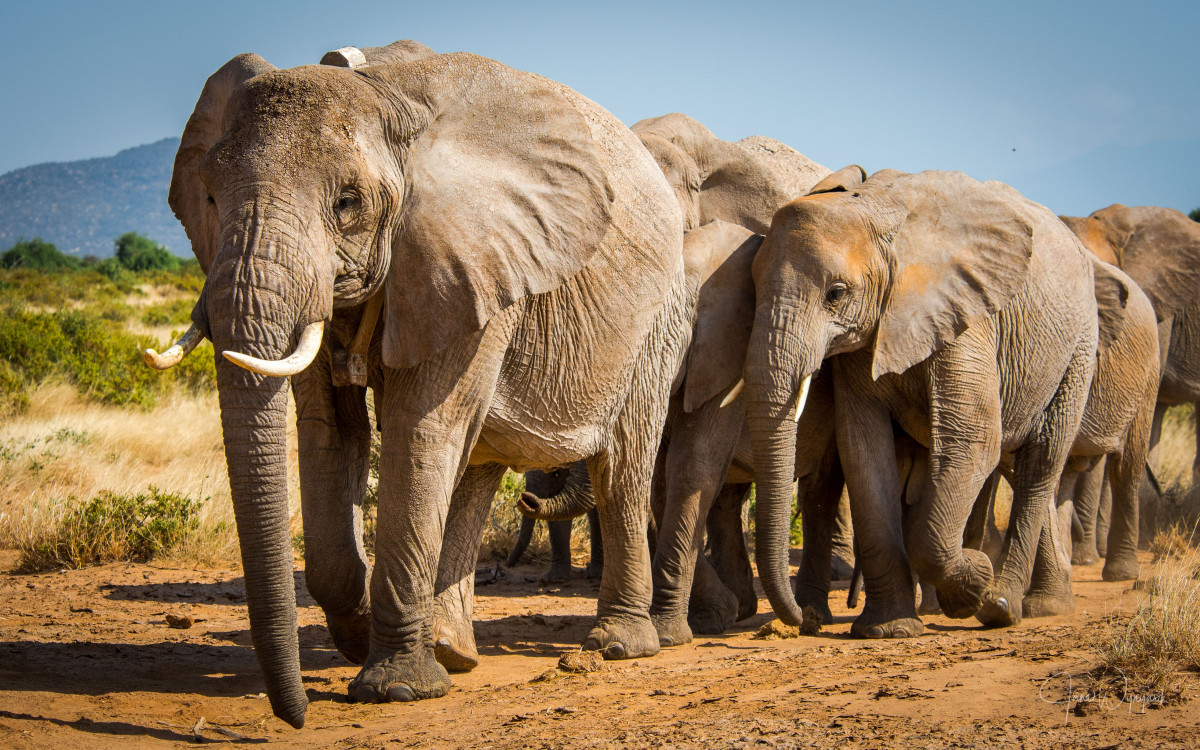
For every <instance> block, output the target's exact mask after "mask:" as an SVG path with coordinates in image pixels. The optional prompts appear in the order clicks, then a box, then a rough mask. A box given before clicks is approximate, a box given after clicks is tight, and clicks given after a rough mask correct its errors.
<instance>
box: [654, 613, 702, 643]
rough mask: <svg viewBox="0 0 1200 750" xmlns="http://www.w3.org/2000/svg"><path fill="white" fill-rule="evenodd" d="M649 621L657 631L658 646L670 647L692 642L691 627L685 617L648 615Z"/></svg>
mask: <svg viewBox="0 0 1200 750" xmlns="http://www.w3.org/2000/svg"><path fill="white" fill-rule="evenodd" d="M650 621H651V622H652V623H654V630H655V631H656V632H657V633H658V645H659V646H662V647H663V648H671V647H672V646H682V645H683V644H685V643H691V642H692V629H691V627H690V626H689V625H688V619H687V618H685V617H671V616H668V615H663V616H661V617H660V616H656V615H650Z"/></svg>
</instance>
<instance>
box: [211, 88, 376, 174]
mask: <svg viewBox="0 0 1200 750" xmlns="http://www.w3.org/2000/svg"><path fill="white" fill-rule="evenodd" d="M307 71H311V72H309V74H307V75H305V74H304V73H305V72H307ZM343 72H344V71H343ZM346 76H350V78H346ZM346 76H330V75H329V74H328V73H326V72H325V71H321V70H312V69H310V68H301V69H299V70H286V71H277V72H272V73H268V74H266V75H262V76H258V77H257V78H254V79H252V80H251V81H250V82H249V83H248V84H247V85H246V87H245V88H244V89H243V90H242V92H241V94H240V96H239V99H238V102H237V106H236V107H235V110H234V112H235V114H234V117H233V124H232V127H231V128H230V130H229V131H228V133H227V135H226V137H225V138H224V139H223V140H222V142H221V144H220V146H219V148H218V149H217V151H216V154H215V164H214V166H221V167H228V168H233V169H236V170H238V171H239V173H241V174H243V175H247V172H253V171H255V169H256V168H261V169H266V170H271V173H270V174H268V175H264V176H265V177H268V178H273V179H279V178H281V177H282V176H284V175H285V174H286V171H290V172H292V173H294V174H299V173H303V172H304V171H307V170H312V169H317V170H321V169H328V167H329V166H330V165H333V164H339V165H341V164H345V163H347V162H353V161H355V160H357V157H358V156H359V155H360V154H361V152H362V150H363V149H362V141H363V139H364V137H365V135H366V133H367V132H368V131H371V130H374V129H377V127H378V126H377V125H374V124H375V123H378V122H379V121H380V112H379V108H378V106H377V105H376V103H375V102H374V101H373V98H374V97H373V96H372V94H371V90H370V89H369V88H367V87H365V86H363V85H362V84H361V83H358V82H357V81H356V80H355V79H354V78H353V74H352V73H348V72H346ZM279 170H286V171H285V172H280V171H279ZM247 176H248V175H247Z"/></svg>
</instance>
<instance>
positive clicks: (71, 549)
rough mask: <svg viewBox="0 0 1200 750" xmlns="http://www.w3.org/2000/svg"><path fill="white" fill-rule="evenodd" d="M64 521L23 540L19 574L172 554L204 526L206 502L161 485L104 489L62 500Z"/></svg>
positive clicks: (59, 521) (20, 548)
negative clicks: (201, 512) (87, 497)
mask: <svg viewBox="0 0 1200 750" xmlns="http://www.w3.org/2000/svg"><path fill="white" fill-rule="evenodd" d="M62 506H63V507H62V508H61V515H60V516H59V518H58V522H57V523H55V524H53V525H52V526H51V527H50V528H48V529H43V530H41V531H40V532H36V533H34V534H33V535H31V536H30V537H28V538H27V539H25V540H23V541H22V543H21V544H20V546H19V548H18V549H19V551H20V553H21V556H20V559H19V560H18V562H17V572H19V573H37V572H41V571H46V570H57V569H61V568H82V567H85V566H87V565H97V564H101V563H107V562H114V561H118V560H129V561H133V562H146V561H147V560H151V559H154V558H156V557H160V556H162V555H165V554H169V553H170V552H172V551H174V550H175V549H176V548H178V547H179V546H180V545H181V544H182V543H183V542H184V541H185V540H186V539H187V538H188V537H189V536H191V535H192V534H194V533H195V532H196V530H197V529H198V528H199V510H200V506H201V502H198V501H196V500H193V499H192V498H190V497H187V496H185V495H178V494H173V493H166V492H162V491H160V490H159V489H158V488H157V487H150V488H149V489H148V490H146V491H145V492H139V493H136V494H118V493H115V492H111V491H109V490H104V491H102V492H100V493H99V494H97V495H96V496H95V497H93V498H92V499H91V500H89V501H87V502H86V503H78V502H76V501H75V500H74V499H69V500H66V501H64V502H63V503H62Z"/></svg>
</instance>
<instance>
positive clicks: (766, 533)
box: [746, 314, 820, 625]
mask: <svg viewBox="0 0 1200 750" xmlns="http://www.w3.org/2000/svg"><path fill="white" fill-rule="evenodd" d="M762 317H763V316H762V315H761V314H760V318H762ZM768 323H769V324H768V325H767V326H760V324H759V322H756V323H755V330H754V333H753V334H752V338H751V343H750V347H749V355H748V357H747V362H746V391H747V401H746V418H747V424H748V426H749V428H750V440H751V447H752V448H753V450H754V478H755V487H756V489H755V513H754V522H755V526H756V530H755V561H756V563H757V565H758V575H759V580H761V581H762V584H763V590H764V591H765V592H766V595H767V599H768V600H769V601H770V602H771V607H772V609H774V610H775V615H776V616H777V617H778V618H779V619H780V620H782V621H783V622H785V623H787V624H789V625H799V624H800V622H801V620H802V619H803V618H802V615H801V611H800V607H799V605H798V604H797V603H796V599H795V596H794V594H793V592H792V588H791V586H789V585H788V583H789V582H788V564H789V552H790V543H789V536H790V531H791V525H792V480H793V478H794V475H795V470H796V420H797V419H798V417H799V414H798V411H799V410H800V409H803V403H802V402H803V397H804V395H806V391H807V385H808V383H809V382H810V381H809V378H810V377H811V375H812V373H813V372H814V371H815V370H816V369H817V365H819V364H820V359H819V358H815V357H811V356H809V357H805V356H802V355H801V351H803V348H802V347H801V346H800V345H799V342H798V341H797V340H796V338H795V337H794V336H793V335H792V334H791V333H790V332H789V331H788V330H787V329H786V328H785V327H783V326H781V325H779V324H777V323H775V322H773V321H769V322H768Z"/></svg>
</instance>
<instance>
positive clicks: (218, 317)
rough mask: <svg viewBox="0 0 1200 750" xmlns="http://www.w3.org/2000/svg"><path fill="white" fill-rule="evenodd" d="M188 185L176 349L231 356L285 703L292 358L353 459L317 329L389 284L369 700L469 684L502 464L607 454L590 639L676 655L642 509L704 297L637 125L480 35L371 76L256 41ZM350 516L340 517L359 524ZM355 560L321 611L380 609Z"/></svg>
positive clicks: (269, 635)
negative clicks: (452, 673) (482, 541)
mask: <svg viewBox="0 0 1200 750" xmlns="http://www.w3.org/2000/svg"><path fill="white" fill-rule="evenodd" d="M171 204H172V207H173V208H174V210H175V211H176V213H177V215H178V216H179V217H180V219H181V220H182V221H183V223H184V226H185V228H186V229H187V232H188V235H189V237H190V238H191V239H192V242H193V247H194V250H195V252H196V254H197V256H198V257H201V258H207V259H208V263H207V264H206V265H205V268H206V270H207V272H208V278H207V280H206V282H205V287H204V290H203V292H202V293H201V297H200V300H199V302H198V304H197V306H196V309H195V311H194V312H193V322H194V324H195V326H194V329H193V330H192V331H189V333H188V334H186V335H185V340H184V341H183V342H182V344H181V346H180V349H177V350H175V351H173V352H172V354H171V355H170V356H169V357H168V359H175V357H176V355H177V354H181V353H182V352H183V350H184V349H186V348H187V346H186V344H189V343H192V342H194V341H195V340H197V339H198V338H199V337H200V336H204V337H208V338H211V339H212V340H213V342H214V344H215V345H216V348H217V350H218V351H220V352H222V356H219V357H218V361H217V379H218V390H219V395H220V402H221V412H222V422H223V428H224V435H225V446H226V458H227V460H228V464H229V475H230V484H231V492H232V495H233V503H234V510H235V514H236V517H237V524H238V533H239V540H240V542H241V548H242V557H243V563H244V567H245V573H246V588H247V598H248V603H249V607H250V620H251V634H252V636H253V638H254V643H255V650H256V653H257V655H258V658H259V661H260V665H261V666H262V668H263V672H264V676H265V679H266V685H267V693H268V696H269V697H270V700H271V705H272V708H273V709H274V711H275V712H276V714H277V715H279V716H280V717H281V718H283V719H285V720H286V721H288V722H289V723H291V724H293V725H294V726H300V725H301V724H303V721H304V715H305V709H306V706H307V699H306V697H305V692H304V688H303V685H302V683H301V680H300V664H299V653H298V647H297V640H296V612H295V599H294V587H293V579H292V559H291V551H290V549H291V545H290V541H289V534H288V529H287V525H288V524H287V520H288V512H287V507H288V503H287V497H286V495H287V492H286V487H287V483H286V481H284V480H285V477H284V469H285V460H284V459H285V458H286V450H285V448H286V446H285V445H284V443H283V435H284V432H285V431H284V418H285V406H286V401H287V398H286V397H287V390H286V389H287V385H288V377H289V376H293V375H297V374H299V373H302V372H304V370H305V369H306V368H307V367H308V366H309V365H310V364H312V363H314V362H317V363H318V364H317V366H318V367H320V368H322V369H321V373H320V374H319V375H318V377H316V378H315V379H314V380H313V382H314V383H316V384H317V385H318V387H314V388H312V389H307V390H304V391H303V392H302V391H301V389H299V388H297V399H296V400H297V414H298V422H299V431H300V440H301V444H302V445H303V446H305V454H306V455H307V456H317V455H319V456H334V457H336V456H338V455H343V454H342V452H341V447H342V446H343V445H344V443H345V440H344V438H348V439H350V440H351V441H352V442H353V441H357V440H358V435H359V431H357V430H355V429H351V430H350V431H349V432H348V433H347V435H345V436H344V435H343V433H342V429H343V427H344V426H347V427H350V428H354V427H356V426H361V419H359V417H361V416H362V415H361V413H360V412H359V411H357V406H356V405H354V404H347V403H346V402H344V401H343V399H341V398H340V396H339V395H338V394H336V393H333V392H332V391H335V390H336V389H335V388H332V387H327V386H326V384H327V383H332V376H331V375H330V374H329V373H330V370H329V369H326V368H328V367H329V364H328V363H329V362H330V361H331V348H332V347H331V342H330V341H328V340H327V338H326V336H325V325H324V324H325V322H326V321H330V320H332V321H334V322H335V323H336V322H337V319H338V314H337V313H336V312H335V310H342V309H346V308H354V307H360V308H361V307H362V306H364V305H367V308H368V309H369V305H368V304H367V303H368V301H370V300H375V299H379V300H382V303H381V307H382V310H380V311H379V320H380V325H379V326H378V327H377V328H375V330H374V332H373V336H371V337H367V342H368V343H369V347H368V349H367V350H366V354H365V360H366V361H365V370H366V375H367V383H368V385H369V386H371V387H372V388H374V389H375V391H376V394H377V395H376V408H377V412H378V418H379V423H380V425H381V427H382V435H383V444H382V453H381V456H380V481H379V485H380V486H379V490H380V498H379V521H378V537H377V556H376V560H375V567H374V570H373V571H372V574H371V587H370V602H369V611H370V615H369V620H370V629H369V633H370V637H369V645H366V644H354V645H349V646H346V647H345V648H343V644H339V648H343V650H344V651H349V652H354V651H356V650H360V649H362V650H364V651H365V653H366V662H365V664H364V666H363V668H362V670H361V671H360V673H359V675H358V676H357V677H356V678H355V680H354V681H353V682H352V683H351V686H350V694H351V697H352V698H354V699H356V700H361V701H388V700H413V699H419V698H428V697H434V696H439V695H442V694H444V693H445V691H446V690H447V688H448V687H449V685H450V681H449V676H448V675H447V673H446V670H445V668H443V666H442V665H441V664H439V663H438V661H437V660H436V659H435V650H441V651H448V652H450V653H451V656H453V655H458V656H459V657H461V659H462V660H463V661H464V662H473V660H474V658H475V648H474V641H473V638H472V636H471V630H470V600H471V597H470V594H471V583H472V580H473V568H474V555H475V554H476V553H477V551H478V543H479V538H480V533H481V527H482V523H483V521H484V519H485V517H486V512H487V509H488V508H489V507H490V504H491V500H492V498H493V497H494V493H495V490H496V486H497V485H498V483H499V479H500V477H501V476H502V474H503V472H504V468H505V466H513V467H517V468H519V469H522V470H523V469H526V468H533V467H538V466H561V465H564V464H566V463H569V462H571V461H575V460H579V459H586V460H587V461H588V467H589V470H590V473H591V475H592V477H593V480H594V489H595V492H596V494H597V506H598V509H599V512H600V520H601V524H602V525H603V527H604V538H605V546H606V553H607V554H606V560H607V565H606V568H605V574H604V578H603V580H602V583H601V591H600V597H599V606H598V616H597V622H596V626H595V627H594V628H593V630H592V631H591V632H590V633H589V635H588V639H587V641H586V642H585V644H584V645H585V647H587V648H592V649H597V650H601V651H602V652H603V653H604V655H605V656H606V657H607V658H632V657H638V656H646V655H650V654H653V653H655V652H657V650H658V638H657V636H656V633H655V631H654V628H653V625H652V623H651V622H650V618H649V611H648V610H649V604H650V591H651V585H650V579H649V562H650V561H649V554H648V552H647V545H646V539H645V528H646V523H645V516H646V513H645V508H646V506H647V505H648V502H647V499H648V496H649V487H650V481H651V471H652V468H653V461H654V455H655V448H656V447H657V444H658V436H659V431H660V428H661V425H662V423H663V421H664V420H665V418H666V411H667V401H668V397H669V392H670V383H671V377H672V375H673V374H674V373H675V372H676V371H677V370H678V368H679V364H680V361H681V359H682V356H683V353H684V348H685V345H686V339H687V331H688V329H689V327H690V314H691V312H690V307H691V304H692V301H691V299H689V294H688V289H687V281H686V279H685V277H684V268H683V260H682V251H681V246H682V235H683V228H682V218H681V216H680V211H679V207H678V204H677V202H676V200H675V197H674V195H673V194H672V192H671V189H670V187H669V186H668V185H667V184H666V182H665V180H664V178H663V176H662V173H661V171H660V170H659V169H658V168H657V166H656V165H655V164H654V162H653V160H652V159H651V158H650V157H649V155H648V154H647V153H646V151H645V149H644V148H642V146H641V144H640V143H639V142H638V140H637V138H636V136H634V135H633V133H632V132H630V131H629V130H628V128H626V127H624V126H623V125H621V123H620V122H618V121H617V120H616V119H615V118H613V117H612V115H611V114H609V113H608V112H606V111H605V110H603V109H602V108H600V107H599V106H598V105H596V104H595V103H593V102H590V101H588V100H587V99H585V98H584V97H582V96H580V95H579V94H577V93H576V92H574V91H572V90H570V89H568V88H566V87H565V86H562V85H560V84H557V83H554V82H552V81H548V80H546V79H544V78H541V77H539V76H536V75H532V74H528V73H523V72H519V71H515V70H512V69H510V68H507V67H505V66H503V65H501V64H500V63H497V62H495V61H492V60H488V59H486V58H481V57H477V56H475V55H469V54H453V55H436V56H431V57H424V58H422V59H418V60H414V61H411V62H404V63H396V64H379V65H366V66H362V67H359V68H357V69H354V70H347V69H343V68H339V67H333V66H306V67H301V68H296V69H292V70H276V69H274V68H273V67H272V66H270V65H269V64H268V63H266V62H265V61H264V60H262V58H260V57H258V56H256V55H242V56H239V57H236V58H234V59H233V60H231V61H230V62H229V63H227V64H226V65H225V66H224V67H222V68H221V70H219V71H218V72H217V73H216V74H214V75H213V76H212V77H211V78H210V79H209V81H208V83H207V84H206V85H205V88H204V91H203V92H202V93H201V96H200V99H199V101H198V102H197V105H196V110H195V112H194V113H193V115H192V117H191V119H190V120H189V123H188V126H187V129H186V130H185V132H184V135H183V139H182V141H181V145H180V151H179V154H178V155H177V158H176V165H175V175H174V177H173V182H172V190H171ZM341 333H342V334H344V333H345V331H344V330H343V331H342V332H341ZM355 338H358V337H357V336H355ZM342 340H343V341H345V340H346V339H345V338H343V339H342ZM160 364H169V361H168V362H160ZM347 406H349V408H350V413H349V414H343V413H342V409H343V408H345V407H347ZM344 455H345V460H346V461H356V460H357V458H358V454H357V453H356V452H353V451H351V452H348V453H347V454H344ZM322 471H328V472H331V475H330V476H334V477H343V478H344V477H347V476H353V475H354V474H355V471H354V467H352V466H349V465H346V466H339V465H337V464H336V463H334V464H330V465H326V466H324V467H322ZM351 494H352V493H349V492H347V493H345V494H339V495H338V498H340V499H341V500H343V501H344V502H346V504H347V505H350V504H352V497H350V495H351ZM338 498H335V500H337V499H338ZM354 517H355V516H354V514H353V513H352V512H345V513H339V514H330V516H329V517H327V518H326V519H325V520H326V521H327V522H328V523H332V524H339V525H343V526H344V528H343V529H342V530H341V531H340V532H338V535H339V536H340V537H342V538H346V537H349V536H350V535H352V534H353V533H354V526H353V520H354ZM450 530H454V531H455V532H456V533H455V534H453V535H452V536H450V537H446V536H444V534H445V533H446V532H447V531H450ZM335 552H336V553H337V554H343V553H349V554H358V553H360V552H361V551H360V550H357V549H356V550H344V549H338V550H335ZM448 561H453V565H449V564H448ZM349 569H350V574H351V575H352V576H354V579H353V580H349V581H348V582H347V583H348V585H347V586H346V587H345V597H344V600H339V599H338V598H333V599H330V600H327V601H322V602H321V604H322V605H323V607H324V608H325V609H326V611H327V613H330V614H332V615H336V616H337V617H346V616H347V613H349V616H354V617H359V618H361V619H365V618H366V615H365V612H364V610H365V607H363V606H361V605H362V604H363V603H362V602H361V600H360V597H361V592H363V591H365V580H364V579H365V576H366V569H365V566H361V567H350V568H349ZM327 593H328V594H329V595H330V596H334V597H336V592H332V591H330V592H327ZM437 608H440V609H441V611H442V618H441V622H442V623H444V624H445V625H446V628H447V629H446V630H445V631H443V632H435V624H436V623H435V618H434V612H435V609H437ZM365 630H366V629H365V628H351V627H346V628H341V629H339V630H338V632H339V633H340V634H341V636H340V637H360V636H361V634H362V633H363V632H364V631H365ZM447 658H449V657H447Z"/></svg>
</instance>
